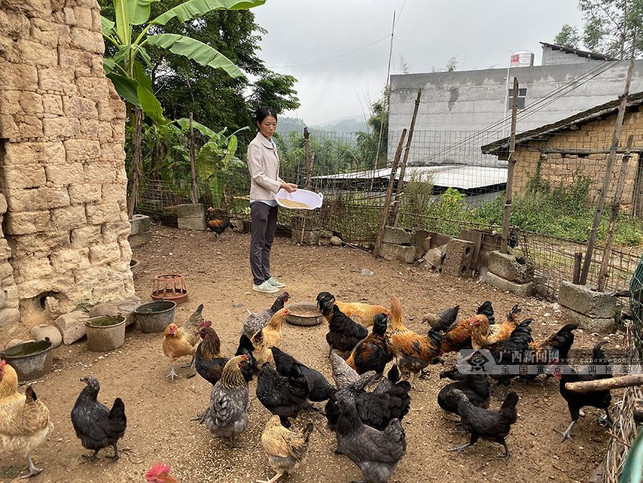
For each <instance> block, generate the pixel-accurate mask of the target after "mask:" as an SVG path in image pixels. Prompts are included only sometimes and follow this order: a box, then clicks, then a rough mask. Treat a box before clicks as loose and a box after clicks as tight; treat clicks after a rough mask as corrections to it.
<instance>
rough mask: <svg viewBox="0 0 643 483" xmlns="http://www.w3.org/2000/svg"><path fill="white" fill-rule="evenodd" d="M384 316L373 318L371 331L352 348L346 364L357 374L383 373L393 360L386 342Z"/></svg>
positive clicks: (385, 320)
mask: <svg viewBox="0 0 643 483" xmlns="http://www.w3.org/2000/svg"><path fill="white" fill-rule="evenodd" d="M387 326H388V324H387V317H386V314H379V315H376V316H375V323H374V324H373V330H372V331H371V333H370V334H369V335H367V336H366V337H365V338H364V339H362V340H361V341H359V342H358V343H357V345H356V346H355V347H354V348H353V351H352V352H351V355H350V357H349V358H348V359H346V364H348V365H349V366H350V367H352V368H353V369H355V370H356V371H357V373H358V374H364V373H365V372H367V371H375V372H377V373H378V374H381V373H382V372H384V367H385V366H386V364H388V362H389V361H390V360H391V359H392V358H393V356H392V355H391V353H390V351H389V349H388V344H387V341H386V329H387Z"/></svg>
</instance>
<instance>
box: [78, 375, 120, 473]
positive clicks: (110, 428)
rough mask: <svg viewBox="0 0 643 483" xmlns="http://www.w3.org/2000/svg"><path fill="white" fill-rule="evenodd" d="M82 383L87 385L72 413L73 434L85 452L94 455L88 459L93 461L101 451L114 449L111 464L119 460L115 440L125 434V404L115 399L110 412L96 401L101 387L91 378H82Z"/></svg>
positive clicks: (116, 441)
mask: <svg viewBox="0 0 643 483" xmlns="http://www.w3.org/2000/svg"><path fill="white" fill-rule="evenodd" d="M81 381H82V382H84V383H85V384H87V387H85V388H84V389H83V390H82V391H81V393H80V395H79V396H78V399H76V403H75V404H74V408H73V409H72V410H71V423H72V424H73V426H74V430H76V436H78V438H80V442H81V443H82V445H83V447H84V448H87V449H90V450H93V451H94V454H93V455H91V456H90V457H89V458H90V459H96V458H97V455H98V452H99V451H100V450H101V449H102V448H106V447H107V446H111V447H112V448H114V455H113V456H112V457H111V459H112V460H113V461H116V460H117V459H118V458H119V454H118V445H117V444H118V440H119V439H120V438H121V437H122V436H123V434H125V428H126V426H127V417H126V416H125V404H124V403H123V401H122V399H121V398H119V397H117V398H116V399H115V400H114V404H112V409H108V408H107V406H105V405H103V404H101V403H99V402H98V400H97V396H98V391H100V384H99V383H98V380H97V379H96V378H95V377H93V376H85V377H83V378H81Z"/></svg>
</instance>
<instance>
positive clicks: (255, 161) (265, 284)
mask: <svg viewBox="0 0 643 483" xmlns="http://www.w3.org/2000/svg"><path fill="white" fill-rule="evenodd" d="M255 122H256V123H257V128H258V129H259V132H258V133H257V135H256V136H255V138H254V139H253V140H252V142H251V143H250V145H249V146H248V170H249V171H250V220H251V222H252V235H251V238H250V269H251V270H252V278H253V285H252V290H255V291H257V292H263V293H275V292H279V289H280V288H282V287H285V286H286V284H284V283H281V282H280V281H279V280H277V279H276V278H275V277H273V276H271V275H270V249H271V247H272V242H273V240H274V239H275V228H276V226H277V201H276V200H275V194H276V193H277V191H279V189H280V188H283V189H284V190H286V191H287V192H289V193H292V192H293V191H296V190H297V185H296V184H292V183H286V182H285V181H284V180H282V179H281V178H280V177H279V157H278V156H277V147H276V146H275V143H274V141H273V139H272V135H273V134H274V133H275V130H276V129H277V113H276V112H275V111H274V110H272V109H270V108H269V107H260V108H259V109H257V112H256V113H255Z"/></svg>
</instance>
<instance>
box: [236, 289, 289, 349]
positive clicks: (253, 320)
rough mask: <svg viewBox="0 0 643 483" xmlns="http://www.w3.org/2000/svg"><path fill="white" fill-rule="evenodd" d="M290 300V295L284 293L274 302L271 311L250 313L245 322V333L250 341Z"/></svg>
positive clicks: (243, 328)
mask: <svg viewBox="0 0 643 483" xmlns="http://www.w3.org/2000/svg"><path fill="white" fill-rule="evenodd" d="M288 300H290V295H289V294H288V292H282V293H280V294H279V295H277V298H276V299H275V301H274V302H273V304H272V306H271V307H270V308H269V309H265V310H262V311H261V312H257V313H256V314H255V313H252V312H250V313H249V314H248V316H247V317H246V318H245V319H244V320H243V327H242V330H243V333H244V334H245V335H246V337H247V338H248V339H252V336H253V335H255V334H256V333H257V331H258V330H261V329H263V328H264V327H265V326H266V325H268V322H269V321H270V319H271V318H272V316H273V315H275V314H276V313H277V312H278V311H279V310H281V309H283V308H284V304H285V303H286V302H288Z"/></svg>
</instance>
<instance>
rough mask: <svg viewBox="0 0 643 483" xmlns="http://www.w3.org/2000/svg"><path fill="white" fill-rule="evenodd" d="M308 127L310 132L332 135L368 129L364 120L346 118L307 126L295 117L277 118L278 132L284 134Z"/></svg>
mask: <svg viewBox="0 0 643 483" xmlns="http://www.w3.org/2000/svg"><path fill="white" fill-rule="evenodd" d="M305 126H308V129H309V130H310V131H311V132H314V131H321V132H334V133H354V132H359V131H363V132H366V131H367V130H368V129H367V127H366V123H365V122H364V120H361V119H359V118H356V117H347V118H344V119H340V120H338V121H334V122H328V123H325V124H317V125H307V124H306V123H305V122H304V120H303V119H299V118H296V117H282V116H280V117H279V129H278V130H279V132H280V133H282V134H285V133H287V132H290V131H297V132H299V133H303V132H304V127H305Z"/></svg>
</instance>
